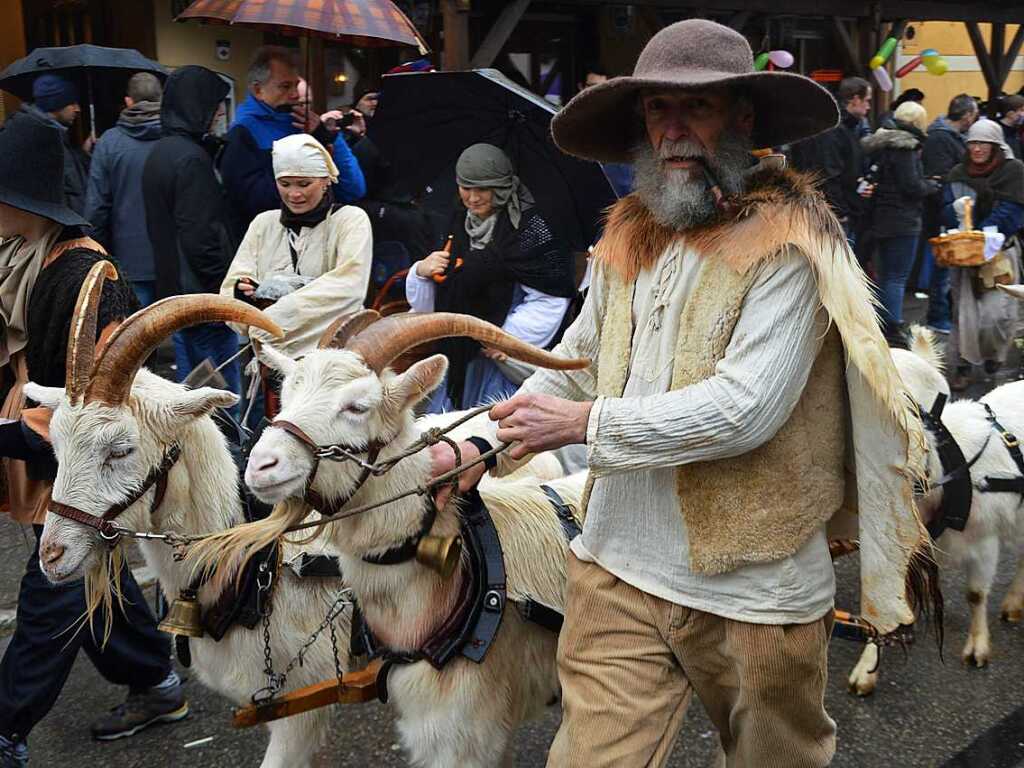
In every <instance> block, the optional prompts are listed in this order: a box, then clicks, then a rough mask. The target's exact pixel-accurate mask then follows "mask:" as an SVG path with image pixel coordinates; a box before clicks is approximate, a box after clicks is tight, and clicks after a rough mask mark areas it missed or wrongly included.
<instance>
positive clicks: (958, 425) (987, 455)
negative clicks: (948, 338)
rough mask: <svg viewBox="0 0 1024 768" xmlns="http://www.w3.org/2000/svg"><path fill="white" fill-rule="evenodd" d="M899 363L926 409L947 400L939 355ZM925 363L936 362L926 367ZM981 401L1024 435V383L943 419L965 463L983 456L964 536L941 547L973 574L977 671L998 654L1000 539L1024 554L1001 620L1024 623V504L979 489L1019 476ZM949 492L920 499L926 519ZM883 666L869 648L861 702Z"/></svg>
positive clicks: (861, 666) (970, 654)
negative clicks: (994, 632)
mask: <svg viewBox="0 0 1024 768" xmlns="http://www.w3.org/2000/svg"><path fill="white" fill-rule="evenodd" d="M893 357H894V359H895V360H896V364H897V367H898V368H899V369H900V374H901V375H902V376H903V378H904V381H905V382H906V383H907V386H908V388H909V389H910V390H911V392H912V394H913V395H914V397H915V398H916V399H917V400H918V402H919V403H921V404H922V405H923V406H925V407H929V406H930V405H931V403H932V401H933V400H934V398H935V395H936V394H937V393H939V392H944V393H947V394H948V392H949V389H948V385H947V384H946V381H945V378H944V377H943V376H942V373H941V370H940V368H939V367H938V366H937V365H936V362H937V357H936V356H935V355H934V353H931V354H927V353H926V354H925V355H924V356H923V357H918V358H917V360H914V359H913V356H908V355H907V353H905V352H902V353H897V351H894V354H893ZM922 360H928V361H929V362H930V363H931V364H930V365H929V366H927V367H924V368H923V367H922V366H921V361H922ZM982 403H985V404H987V405H988V406H989V407H990V408H991V409H992V411H993V412H994V413H995V414H996V418H997V419H998V420H999V422H1000V423H1001V424H1002V425H1003V426H1004V427H1005V428H1006V429H1007V430H1009V431H1010V432H1012V433H1013V434H1015V435H1024V382H1021V381H1018V382H1012V383H1009V384H1004V385H1002V386H1000V387H997V388H996V389H995V390H993V391H992V392H989V393H988V394H987V395H985V396H984V397H982V398H981V400H979V401H972V400H960V401H957V402H953V403H950V404H948V405H947V406H946V407H945V410H944V411H943V414H942V422H943V424H944V425H945V427H946V429H947V430H949V432H950V434H951V435H952V436H953V438H954V439H955V440H956V442H957V443H958V444H959V446H960V448H961V450H962V451H963V454H964V456H965V458H966V460H968V461H969V460H971V459H972V458H974V457H975V456H978V454H979V452H980V456H979V457H978V460H977V462H976V463H975V464H974V466H973V467H972V468H971V480H972V482H973V483H974V485H975V488H974V492H973V494H972V503H971V509H970V515H969V517H968V520H967V526H966V528H965V529H964V530H963V531H955V530H952V529H950V528H947V529H946V530H945V531H944V532H943V533H942V535H941V536H939V539H938V541H937V542H936V550H937V553H938V558H939V563H940V565H941V566H943V567H944V568H948V567H951V566H961V567H963V568H964V570H965V572H966V577H967V602H968V604H969V605H970V610H971V622H970V628H969V630H968V634H967V640H966V642H965V644H964V647H963V650H962V651H961V658H962V660H963V662H964V663H965V664H974V665H976V666H978V667H983V666H985V665H987V664H988V662H989V660H990V658H991V653H992V643H991V636H990V633H989V627H988V615H987V602H988V594H989V592H990V590H991V587H992V581H993V579H994V578H995V573H996V567H997V566H998V563H999V543H1000V539H1001V538H1002V539H1005V540H1006V541H1008V542H1009V543H1010V544H1011V546H1013V547H1014V548H1015V549H1016V550H1017V552H1018V564H1017V572H1016V576H1015V578H1014V580H1013V582H1012V584H1011V585H1010V589H1009V591H1008V592H1007V594H1006V597H1005V598H1004V600H1003V604H1002V609H1001V615H1002V618H1003V619H1004V620H1006V621H1010V622H1019V621H1021V618H1022V614H1024V557H1020V555H1021V554H1022V547H1024V516H1022V515H1021V514H1020V507H1021V498H1020V496H1019V495H1017V494H1013V493H991V492H983V491H980V490H979V489H978V487H977V485H978V484H979V483H980V482H981V480H982V478H984V477H1014V476H1017V475H1019V470H1018V468H1017V466H1016V464H1015V463H1014V461H1013V459H1012V457H1011V456H1010V453H1009V451H1008V450H1007V447H1006V446H1005V445H1004V443H1003V441H1002V440H1001V439H1000V437H999V435H998V434H997V433H996V432H994V430H993V426H992V423H991V421H989V419H988V414H987V412H986V410H985V407H984V405H982ZM986 441H987V444H986ZM929 442H930V443H931V446H932V448H931V450H930V451H929V458H928V477H929V479H930V480H932V481H935V480H938V479H939V478H940V477H941V476H942V475H943V468H942V465H941V463H940V461H939V457H938V453H937V451H936V450H935V447H934V444H935V438H934V436H933V435H931V434H929ZM942 494H943V489H942V487H933V488H932V489H931V491H930V492H929V493H928V494H927V495H926V496H925V497H924V498H923V499H921V500H920V501H919V508H920V510H921V513H922V516H923V517H924V518H925V519H930V518H931V517H932V516H934V515H935V514H936V513H937V512H938V509H939V506H940V504H941V501H942ZM877 662H878V649H877V647H876V646H874V645H870V644H869V645H868V646H867V647H866V648H865V651H864V654H863V655H862V656H861V659H860V661H859V662H858V664H857V666H856V667H855V668H854V670H853V672H852V673H851V675H850V679H849V684H850V689H851V690H852V691H854V692H856V693H858V694H859V695H862V696H865V695H868V694H870V693H871V692H872V691H874V689H875V686H876V685H877V681H878V673H877Z"/></svg>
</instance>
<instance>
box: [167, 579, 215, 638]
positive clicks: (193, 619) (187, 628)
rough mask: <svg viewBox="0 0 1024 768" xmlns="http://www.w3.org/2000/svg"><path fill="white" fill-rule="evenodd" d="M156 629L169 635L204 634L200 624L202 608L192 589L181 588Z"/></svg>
mask: <svg viewBox="0 0 1024 768" xmlns="http://www.w3.org/2000/svg"><path fill="white" fill-rule="evenodd" d="M157 629H159V630H160V631H161V632H166V633H167V634H169V635H184V636H185V637H202V636H203V635H204V634H205V633H204V632H203V624H202V609H201V608H200V607H199V603H198V602H197V601H196V591H195V590H194V589H183V590H181V592H180V593H179V594H178V598H177V599H176V600H175V601H174V602H173V603H171V609H170V610H169V611H168V612H167V615H166V616H164V620H163V621H161V622H160V626H158V627H157Z"/></svg>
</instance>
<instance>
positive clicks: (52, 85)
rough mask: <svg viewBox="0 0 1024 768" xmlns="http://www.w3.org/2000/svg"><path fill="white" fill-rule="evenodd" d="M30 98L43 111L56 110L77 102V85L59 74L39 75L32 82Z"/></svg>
mask: <svg viewBox="0 0 1024 768" xmlns="http://www.w3.org/2000/svg"><path fill="white" fill-rule="evenodd" d="M32 100H33V101H34V102H35V105H36V106H37V107H39V109H41V110H42V111H43V112H58V111H60V110H62V109H64V107H66V106H68V104H77V103H78V87H77V86H76V85H75V84H74V83H72V82H70V81H68V80H65V79H64V78H63V77H61V76H60V75H40V76H39V77H37V78H36V79H35V81H34V82H33V83H32Z"/></svg>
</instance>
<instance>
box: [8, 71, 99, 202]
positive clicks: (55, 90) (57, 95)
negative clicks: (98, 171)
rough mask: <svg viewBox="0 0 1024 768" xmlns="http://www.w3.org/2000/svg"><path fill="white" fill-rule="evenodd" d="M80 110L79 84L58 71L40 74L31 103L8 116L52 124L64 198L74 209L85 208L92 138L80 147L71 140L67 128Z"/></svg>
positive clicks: (33, 90)
mask: <svg viewBox="0 0 1024 768" xmlns="http://www.w3.org/2000/svg"><path fill="white" fill-rule="evenodd" d="M81 113H82V107H81V106H80V105H79V103H78V88H77V87H76V86H75V84H74V83H72V82H70V81H69V80H65V79H64V78H62V77H60V76H59V75H40V76H39V77H37V78H36V79H35V81H34V82H33V83H32V103H30V104H23V105H22V106H21V109H19V110H18V111H17V112H15V113H14V115H12V116H11V120H12V121H14V120H30V121H32V122H33V123H35V124H41V125H48V126H50V127H52V128H55V129H56V130H57V131H58V132H59V133H60V136H61V139H62V141H63V144H64V199H65V201H66V202H67V205H68V207H69V208H71V210H73V211H74V212H75V213H78V214H82V213H83V212H84V211H85V193H86V188H87V186H88V182H89V152H90V151H91V150H92V139H87V140H86V143H85V144H84V145H82V146H81V147H79V146H75V145H74V144H72V143H71V132H70V130H69V129H70V128H71V126H72V125H74V124H75V121H76V120H77V119H78V116H79V115H80V114H81Z"/></svg>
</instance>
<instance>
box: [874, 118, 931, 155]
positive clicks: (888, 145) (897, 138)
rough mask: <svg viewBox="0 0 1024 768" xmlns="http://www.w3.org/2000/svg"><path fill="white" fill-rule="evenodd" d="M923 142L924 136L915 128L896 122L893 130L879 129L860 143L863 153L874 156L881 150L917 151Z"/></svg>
mask: <svg viewBox="0 0 1024 768" xmlns="http://www.w3.org/2000/svg"><path fill="white" fill-rule="evenodd" d="M924 140H925V135H924V134H923V133H921V132H920V131H919V130H917V128H915V127H914V126H912V125H907V124H906V123H900V122H897V123H896V127H895V128H879V129H878V130H877V131H875V132H874V133H873V134H871V135H870V136H865V137H864V138H863V139H861V140H860V143H861V146H862V147H864V151H865V152H867V153H868V154H869V155H874V154H876V153H878V152H881V151H882V150H883V149H917V148H918V147H920V146H923V145H924Z"/></svg>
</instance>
